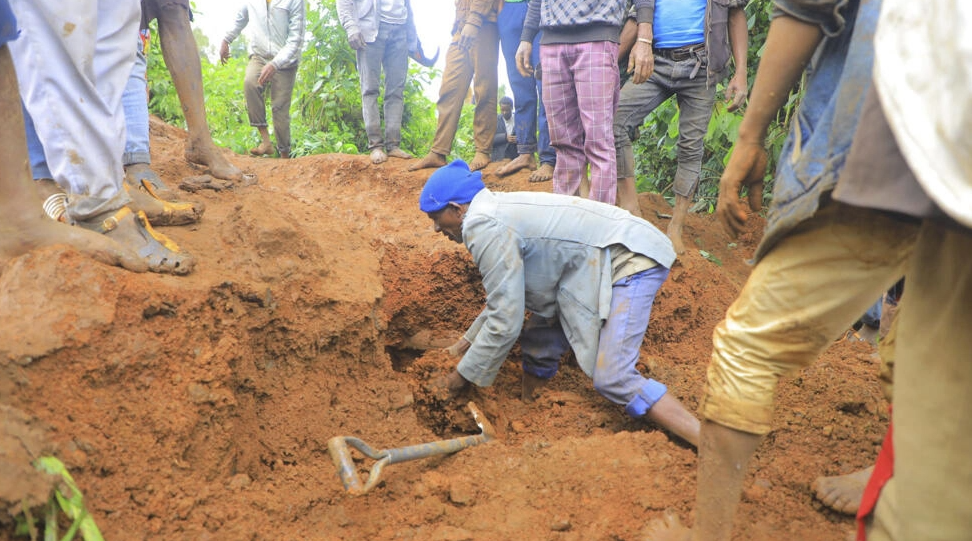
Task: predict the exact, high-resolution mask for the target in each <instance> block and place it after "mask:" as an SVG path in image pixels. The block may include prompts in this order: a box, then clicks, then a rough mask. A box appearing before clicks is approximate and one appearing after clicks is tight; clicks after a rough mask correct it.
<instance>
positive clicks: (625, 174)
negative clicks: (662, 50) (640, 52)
mask: <svg viewBox="0 0 972 541" xmlns="http://www.w3.org/2000/svg"><path fill="white" fill-rule="evenodd" d="M671 64H672V63H671V61H670V60H667V59H665V58H662V57H658V58H656V59H655V71H654V72H653V73H652V74H651V77H649V78H648V80H647V81H645V82H644V83H641V84H640V85H636V84H626V85H624V88H622V89H621V94H620V98H619V99H618V111H617V113H616V114H615V115H614V126H613V128H612V129H613V130H614V149H615V152H616V153H617V163H618V178H633V177H634V176H635V163H634V150H633V149H632V142H631V134H633V133H634V132H635V131H636V130H637V129H638V128H640V127H641V125H642V124H644V123H645V118H646V117H647V116H648V115H649V114H651V112H652V111H654V110H655V109H656V108H657V107H658V106H659V105H661V104H662V103H664V102H665V100H667V99H668V98H670V97H671V95H672V94H673V93H674V91H673V90H672V89H671V84H670V83H671V77H670V76H669V75H670V71H671Z"/></svg>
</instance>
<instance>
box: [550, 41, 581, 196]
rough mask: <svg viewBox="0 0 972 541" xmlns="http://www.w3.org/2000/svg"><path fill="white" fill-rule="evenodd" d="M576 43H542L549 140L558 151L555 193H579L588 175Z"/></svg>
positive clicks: (554, 181) (554, 177) (555, 169)
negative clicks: (576, 81) (576, 84)
mask: <svg viewBox="0 0 972 541" xmlns="http://www.w3.org/2000/svg"><path fill="white" fill-rule="evenodd" d="M575 56H576V55H575V51H574V46H573V45H562V44H557V45H541V46H540V65H541V66H543V75H542V77H543V103H544V105H545V106H546V108H547V119H548V121H549V124H548V125H549V128H550V143H551V144H552V145H553V147H554V148H555V149H556V151H557V164H556V166H555V167H554V172H553V192H554V193H562V194H567V195H578V193H579V190H580V185H581V178H582V177H583V176H584V175H585V174H586V170H587V156H586V155H585V154H584V130H583V128H582V127H581V119H580V110H579V109H578V106H577V91H576V89H575V87H574V73H573V67H572V66H573V62H574V57H575Z"/></svg>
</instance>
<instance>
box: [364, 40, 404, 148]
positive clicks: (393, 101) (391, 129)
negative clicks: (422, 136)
mask: <svg viewBox="0 0 972 541" xmlns="http://www.w3.org/2000/svg"><path fill="white" fill-rule="evenodd" d="M357 57H358V77H359V79H360V81H361V116H362V117H363V119H364V125H365V132H366V133H367V134H368V149H369V150H374V149H376V148H387V149H389V150H390V149H393V148H398V146H399V145H400V144H401V143H402V111H403V110H404V107H405V100H404V97H403V95H404V92H405V76H406V75H407V74H408V32H407V29H406V25H404V24H388V23H380V25H379V26H378V37H376V38H375V41H373V42H371V43H369V44H367V45H366V46H365V47H364V49H360V50H359V51H357ZM382 68H384V71H385V134H384V137H382V131H381V116H380V115H379V113H378V93H379V90H380V88H379V85H380V82H381V71H382Z"/></svg>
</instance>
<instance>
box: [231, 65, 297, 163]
mask: <svg viewBox="0 0 972 541" xmlns="http://www.w3.org/2000/svg"><path fill="white" fill-rule="evenodd" d="M266 65H267V61H266V60H265V59H263V58H262V57H259V56H257V55H250V62H249V64H247V65H246V75H245V76H244V79H243V91H244V93H245V94H246V111H247V114H248V115H249V118H250V125H251V126H253V127H254V128H265V127H266V126H267V99H266V95H265V91H266V85H263V86H260V85H259V84H258V83H257V79H259V78H260V71H262V70H263V66H266ZM296 80H297V66H293V67H291V68H286V69H278V70H277V71H276V72H274V74H273V77H271V78H270V82H269V83H267V84H269V85H270V112H271V114H272V115H273V135H274V137H275V138H276V140H277V153H278V154H280V157H281V158H287V157H289V156H290V99H291V98H292V97H293V94H294V82H295V81H296Z"/></svg>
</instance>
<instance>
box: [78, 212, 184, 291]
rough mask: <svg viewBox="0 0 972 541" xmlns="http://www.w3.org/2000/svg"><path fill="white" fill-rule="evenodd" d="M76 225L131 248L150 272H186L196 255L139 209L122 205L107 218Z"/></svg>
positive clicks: (180, 273)
mask: <svg viewBox="0 0 972 541" xmlns="http://www.w3.org/2000/svg"><path fill="white" fill-rule="evenodd" d="M78 225H79V226H81V227H84V228H86V229H90V230H92V231H97V232H99V233H102V234H104V235H107V236H109V237H111V238H112V239H113V240H115V241H117V242H118V243H120V244H122V245H123V246H127V247H129V248H131V249H133V250H134V251H135V252H136V253H137V254H138V256H139V257H141V258H142V259H144V260H145V262H146V263H148V266H149V270H150V271H152V272H158V273H166V274H179V275H185V274H189V273H190V272H192V269H193V268H194V267H195V266H196V259H195V258H194V257H193V256H192V255H190V254H188V253H186V252H183V251H182V249H181V248H179V245H178V244H176V243H175V241H173V240H172V239H170V238H169V237H167V236H165V235H163V234H162V233H159V232H158V231H156V230H154V229H152V225H151V224H150V223H149V221H148V218H147V217H146V216H145V213H144V212H142V211H138V212H137V213H136V212H133V211H132V209H130V208H128V207H122V208H121V209H119V210H118V211H117V212H115V213H114V214H112V215H111V216H109V217H108V218H105V219H103V220H100V221H99V220H93V221H90V222H78Z"/></svg>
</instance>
